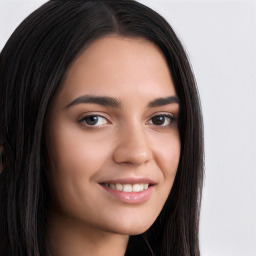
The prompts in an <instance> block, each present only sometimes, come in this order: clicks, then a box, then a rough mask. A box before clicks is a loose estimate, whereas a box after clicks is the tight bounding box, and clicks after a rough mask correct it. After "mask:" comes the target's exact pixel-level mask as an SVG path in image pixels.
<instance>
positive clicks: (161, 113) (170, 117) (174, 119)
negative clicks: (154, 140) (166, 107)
mask: <svg viewBox="0 0 256 256" xmlns="http://www.w3.org/2000/svg"><path fill="white" fill-rule="evenodd" d="M159 116H163V117H166V118H169V119H170V123H169V124H167V125H156V124H153V123H152V124H149V125H152V126H156V127H158V128H162V129H164V128H167V127H170V126H172V125H173V124H174V123H175V122H176V121H177V118H175V116H174V114H173V113H170V112H168V113H166V112H160V113H154V114H153V115H152V116H151V117H150V118H149V119H148V121H147V123H149V122H150V121H151V120H152V119H153V118H154V117H159Z"/></svg>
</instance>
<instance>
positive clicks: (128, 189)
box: [123, 184, 132, 192]
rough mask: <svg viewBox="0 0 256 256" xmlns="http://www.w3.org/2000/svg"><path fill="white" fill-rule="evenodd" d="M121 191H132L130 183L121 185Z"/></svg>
mask: <svg viewBox="0 0 256 256" xmlns="http://www.w3.org/2000/svg"><path fill="white" fill-rule="evenodd" d="M123 191H124V192H132V185H131V184H125V185H123Z"/></svg>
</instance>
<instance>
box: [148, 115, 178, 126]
mask: <svg viewBox="0 0 256 256" xmlns="http://www.w3.org/2000/svg"><path fill="white" fill-rule="evenodd" d="M173 120H174V117H173V116H171V115H158V116H154V117H152V118H151V119H150V121H149V123H150V124H152V125H157V126H168V125H170V124H171V123H172V121H173Z"/></svg>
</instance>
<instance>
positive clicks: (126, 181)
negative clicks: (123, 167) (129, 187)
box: [101, 177, 156, 185]
mask: <svg viewBox="0 0 256 256" xmlns="http://www.w3.org/2000/svg"><path fill="white" fill-rule="evenodd" d="M104 183H107V184H149V185H155V184H156V182H154V181H153V180H151V179H149V178H145V177H127V178H120V179H115V180H106V181H103V182H101V184H104Z"/></svg>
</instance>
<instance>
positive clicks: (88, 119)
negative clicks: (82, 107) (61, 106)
mask: <svg viewBox="0 0 256 256" xmlns="http://www.w3.org/2000/svg"><path fill="white" fill-rule="evenodd" d="M79 122H81V123H83V124H84V125H88V126H100V125H103V124H106V123H107V119H106V118H105V117H103V116H99V115H91V116H85V117H83V118H82V119H81V120H80V121H79Z"/></svg>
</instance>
